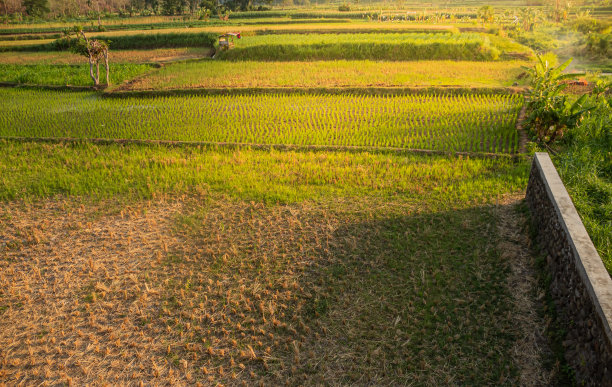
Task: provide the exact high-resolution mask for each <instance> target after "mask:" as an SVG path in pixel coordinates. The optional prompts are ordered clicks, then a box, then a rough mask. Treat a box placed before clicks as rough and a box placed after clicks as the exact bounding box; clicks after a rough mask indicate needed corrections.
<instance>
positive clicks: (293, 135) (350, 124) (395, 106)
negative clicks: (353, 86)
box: [0, 90, 523, 153]
mask: <svg viewBox="0 0 612 387" xmlns="http://www.w3.org/2000/svg"><path fill="white" fill-rule="evenodd" d="M0 96H1V97H2V100H3V101H6V102H5V103H3V104H2V106H0V136H6V137H74V138H107V139H140V140H168V141H197V142H231V143H250V144H285V145H315V146H335V147H343V146H357V147H376V148H402V149H406V148H411V147H413V144H414V143H415V140H416V139H420V140H421V142H420V144H421V145H420V146H419V148H422V149H430V150H440V151H448V150H450V146H451V144H453V147H454V148H453V149H455V150H458V151H469V150H470V143H471V141H472V140H471V139H472V138H473V137H482V138H484V141H485V142H486V144H487V145H486V146H484V147H483V148H482V149H481V151H484V152H497V151H500V152H502V151H503V150H501V149H499V146H498V145H496V144H498V143H499V142H500V141H501V139H502V138H504V136H506V135H507V133H509V132H513V131H515V130H516V129H515V126H514V123H515V119H516V116H517V112H518V109H520V107H521V104H522V101H523V100H522V97H521V96H519V95H450V96H441V95H400V96H371V95H349V94H344V95H296V94H286V95H273V94H271V95H242V96H241V95H217V96H187V97H184V96H183V97H155V98H134V97H130V98H121V99H116V98H101V97H99V96H98V95H96V94H94V93H80V94H74V93H62V92H49V91H32V90H1V91H0ZM28 106H29V107H31V108H28ZM516 151H517V149H516V147H513V148H512V149H510V150H509V151H508V153H513V152H516Z"/></svg>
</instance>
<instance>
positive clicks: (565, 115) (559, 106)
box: [524, 56, 591, 144]
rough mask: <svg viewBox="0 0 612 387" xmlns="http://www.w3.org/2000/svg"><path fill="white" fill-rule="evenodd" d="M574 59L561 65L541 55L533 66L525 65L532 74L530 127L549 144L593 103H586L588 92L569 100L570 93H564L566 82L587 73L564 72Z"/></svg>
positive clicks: (528, 123) (577, 122)
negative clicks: (556, 64) (553, 63)
mask: <svg viewBox="0 0 612 387" xmlns="http://www.w3.org/2000/svg"><path fill="white" fill-rule="evenodd" d="M571 62H572V59H571V58H570V59H568V60H567V61H566V62H565V63H563V64H562V65H560V66H558V67H554V66H551V65H550V64H549V63H548V61H545V60H543V59H542V58H541V57H540V56H538V63H536V65H535V66H534V67H533V68H528V67H524V69H525V70H526V71H527V72H528V73H529V74H530V75H531V90H530V92H529V95H528V96H529V102H528V103H527V109H528V116H527V119H526V122H527V125H528V126H530V127H531V129H532V133H533V134H534V135H535V137H536V140H538V141H539V142H542V143H545V144H548V143H551V142H553V141H555V140H559V139H561V138H563V136H564V135H565V133H566V131H567V130H569V129H571V128H573V127H575V126H577V125H578V124H579V123H580V121H581V120H582V118H583V115H584V113H586V112H588V111H589V110H590V109H591V107H589V106H585V101H586V97H587V95H586V94H584V95H583V96H581V97H580V98H578V99H577V100H576V101H575V102H573V103H570V102H569V101H568V96H567V95H564V94H561V92H562V91H563V89H565V88H566V87H567V83H566V82H564V81H565V80H568V79H574V78H576V77H578V76H581V75H584V74H577V73H573V74H564V73H563V70H565V69H566V68H567V66H569V64H570V63H571Z"/></svg>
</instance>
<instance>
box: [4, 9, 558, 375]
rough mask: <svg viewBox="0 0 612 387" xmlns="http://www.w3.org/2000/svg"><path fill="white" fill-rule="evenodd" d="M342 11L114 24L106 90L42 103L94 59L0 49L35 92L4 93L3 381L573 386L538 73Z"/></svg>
mask: <svg viewBox="0 0 612 387" xmlns="http://www.w3.org/2000/svg"><path fill="white" fill-rule="evenodd" d="M467 6H468V7H469V4H468V5H467ZM369 11H370V12H377V11H376V10H369ZM274 12H277V13H274ZM279 12H280V13H283V15H281V14H278V13H279ZM402 12H403V13H404V15H405V18H406V19H410V18H409V17H407V16H406V15H407V14H406V12H405V11H402ZM457 12H458V13H461V14H465V15H466V16H465V17H468V18H469V15H468V14H471V11H470V10H461V12H459V11H457ZM264 14H265V15H264ZM338 14H341V13H340V12H338V11H336V10H329V9H327V10H319V9H314V10H312V12H311V11H308V12H305V11H304V10H280V11H278V10H277V11H272V12H269V13H257V12H244V13H242V12H241V13H237V14H236V15H234V16H235V18H236V20H234V21H232V22H230V23H227V24H220V21H214V22H213V21H211V23H210V25H207V26H204V27H202V26H201V25H200V24H201V23H200V24H198V23H194V26H193V28H189V29H187V28H184V27H183V28H178V27H177V26H176V24H179V23H180V22H181V20H178V19H177V20H175V19H172V18H166V17H164V18H162V17H151V18H134V19H126V20H125V21H123V20H122V21H110V20H109V21H108V23H107V25H108V26H109V31H105V32H103V33H102V32H101V33H100V36H101V35H104V36H108V37H109V38H110V39H111V40H115V41H116V42H120V41H121V42H123V43H121V44H124V46H122V47H124V48H125V49H124V50H118V49H115V50H113V49H112V45H111V65H112V66H114V67H111V69H113V70H112V71H111V76H113V74H115V75H116V78H114V79H116V82H114V83H115V84H116V86H115V87H111V88H108V89H107V90H105V91H85V92H82V91H81V92H75V91H66V90H64V91H58V90H52V87H34V86H32V84H34V85H36V84H38V85H66V84H83V85H85V84H86V82H87V76H88V74H87V72H86V71H85V67H87V64H86V63H85V60H84V59H83V58H82V59H81V60H82V62H79V60H78V57H76V56H74V55H72V54H69V53H68V52H66V51H57V50H56V49H55V48H53V49H50V48H51V45H47V44H48V43H50V42H52V41H53V40H48V41H47V40H45V39H32V40H31V41H28V40H14V41H10V40H3V41H0V46H1V47H2V48H1V49H0V51H5V52H2V53H0V81H5V82H7V81H10V82H15V83H18V84H30V86H28V87H13V88H8V87H6V88H0V100H1V101H2V103H1V104H0V385H1V384H3V383H6V384H8V385H38V384H43V385H44V384H47V385H63V384H66V385H96V384H106V385H140V384H142V385H166V384H176V385H211V386H217V385H230V386H238V385H249V386H250V385H504V386H506V385H507V386H515V385H551V384H555V383H561V382H565V379H563V378H564V375H565V374H564V373H563V367H564V363H563V360H562V359H563V358H562V356H560V357H556V356H557V355H556V353H554V352H553V351H551V349H550V343H549V341H548V339H547V338H546V337H545V336H546V333H542V332H547V331H546V329H547V328H546V327H547V326H548V325H547V319H548V315H547V314H546V311H545V309H544V306H543V305H542V302H541V299H540V298H538V297H537V295H538V294H542V292H543V290H542V289H540V287H539V286H540V285H539V283H538V281H537V278H536V277H537V276H536V271H535V268H534V267H533V253H532V251H531V250H530V249H529V248H528V246H529V245H530V240H529V237H528V235H526V231H525V230H526V220H525V217H524V209H523V204H522V197H523V196H524V190H525V187H526V184H527V179H528V173H529V166H530V165H529V162H528V161H527V159H526V158H525V157H522V154H521V152H522V151H523V148H524V147H523V145H524V144H522V141H523V140H522V137H521V136H523V133H521V132H520V131H518V130H517V119H518V117H519V112H520V110H521V109H522V107H523V103H524V100H523V96H522V95H521V94H511V93H510V91H511V92H516V91H520V89H519V90H515V89H512V90H509V88H508V87H509V86H517V85H518V86H522V85H524V80H522V79H521V78H522V75H521V73H522V70H521V67H520V66H521V65H524V64H528V63H530V62H529V61H530V58H529V56H528V55H524V56H522V57H521V60H508V59H507V58H506V57H504V54H507V53H509V52H520V51H521V50H525V47H523V46H521V45H518V44H517V43H515V42H512V41H511V40H510V39H508V38H504V37H493V36H492V35H487V34H484V33H481V32H482V29H481V28H480V27H479V26H476V25H474V23H471V22H468V23H464V24H461V23H450V24H449V23H446V21H441V22H440V23H434V22H428V23H424V22H413V21H406V20H402V21H398V22H386V23H383V22H376V21H368V20H367V18H366V17H365V14H361V15H358V13H357V12H350V13H346V14H345V15H346V17H345V18H342V17H340V16H338ZM313 15H315V16H313ZM262 16H265V17H262ZM369 16H370V18H371V15H369ZM315 17H316V18H319V19H320V20H313V18H315ZM340 19H345V20H340ZM349 19H351V20H349ZM247 21H249V22H248V23H247ZM240 23H242V24H240ZM148 24H150V26H149V25H148ZM156 25H157V27H159V30H161V29H162V28H163V32H160V31H159V30H158V29H156V28H153V29H147V28H148V27H155V26H156ZM110 26H113V28H114V30H111V29H113V28H110ZM63 27H65V24H63V23H55V22H54V23H47V24H39V25H27V24H20V25H18V26H17V25H14V26H10V27H8V28H4V27H3V28H1V29H0V30H2V31H0V32H1V33H2V34H3V35H4V36H8V35H11V33H10V31H9V30H11V29H13V30H14V31H13V33H12V35H15V36H17V35H18V34H24V35H25V34H26V33H33V34H37V33H38V34H43V33H55V29H58V28H59V29H61V28H63ZM463 27H467V28H472V29H473V31H471V32H460V28H463ZM18 28H21V30H19V29H18ZM124 28H125V30H123V29H124ZM28 29H30V30H29V31H28ZM35 30H36V31H35ZM236 30H238V31H241V32H243V35H244V37H243V38H242V39H240V40H237V41H236V47H234V48H233V49H231V50H229V51H226V52H222V53H217V55H216V56H215V59H205V60H193V59H194V58H201V57H202V56H206V55H207V54H209V53H210V51H209V49H210V47H208V46H206V47H205V45H198V44H199V43H198V41H197V36H200V35H201V36H202V37H206V36H208V38H207V39H208V41H209V42H210V37H211V36H213V37H214V35H210V34H211V33H214V34H216V33H219V32H227V31H236ZM43 31H44V32H43ZM340 32H341V33H340ZM151 34H156V36H157V38H156V39H149V38H150V37H151V36H152V35H151ZM198 34H200V35H198ZM206 34H208V35H206ZM93 35H94V34H93V33H92V36H93ZM187 35H188V36H187ZM41 36H42V35H41ZM168 42H171V43H172V44H173V45H170V43H168ZM185 42H190V43H189V44H186V43H185ZM194 42H195V43H198V44H195V43H194ZM24 44H25V45H28V44H31V45H38V46H39V48H40V47H41V44H43V45H47V46H45V47H46V48H45V49H44V50H42V51H37V52H34V51H33V50H34V49H33V48H32V49H31V50H32V51H28V50H30V48H28V49H25V48H24V47H23V45H24ZM174 44H176V45H174ZM20 45H21V47H20ZM188 45H194V47H193V48H190V47H187V46H188ZM10 47H15V48H10ZM11 50H12V51H11ZM17 50H20V52H17ZM529 52H530V51H522V54H526V53H529ZM522 54H521V55H522ZM177 60H178V62H177V63H172V64H169V63H164V62H176V61H177ZM151 63H158V64H159V65H156V66H155V68H153V66H152V65H151ZM67 69H69V70H70V71H74V76H75V77H76V76H77V75H76V74H77V73H79V77H81V78H78V79H79V80H78V81H75V80H72V79H69V78H68V76H67V75H62V74H64V72H65V71H68V70H67ZM122 69H124V70H125V71H124V70H122ZM129 69H138V71H135V72H134V73H133V74H127V71H128V70H129ZM140 70H142V71H140ZM28 71H29V72H28ZM122 71H124V72H125V75H121V74H122ZM130 71H131V70H130ZM71 74H72V73H71ZM74 79H76V78H74ZM402 87H404V88H408V87H416V88H422V89H423V90H420V89H419V90H417V91H414V92H411V93H407V92H405V91H402V90H399V89H400V88H402ZM446 87H455V89H456V90H455V91H454V92H446V90H445V88H446ZM480 87H482V88H487V90H488V91H485V92H480V91H476V88H480ZM275 88H278V89H284V90H280V91H279V90H274V89H275ZM347 88H353V89H354V90H356V91H355V92H347V91H346V90H345V89H347ZM459 88H460V89H461V91H459ZM472 88H474V90H472ZM502 88H503V89H502ZM310 89H316V90H314V91H313V90H310ZM393 89H398V90H399V91H397V90H395V91H394V90H393ZM389 90H391V92H389ZM366 91H367V92H366Z"/></svg>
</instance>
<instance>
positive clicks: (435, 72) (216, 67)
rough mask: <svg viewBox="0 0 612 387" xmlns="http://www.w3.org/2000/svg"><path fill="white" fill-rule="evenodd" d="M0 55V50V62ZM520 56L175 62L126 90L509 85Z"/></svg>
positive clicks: (515, 76) (515, 77) (517, 81)
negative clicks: (478, 59) (489, 59)
mask: <svg viewBox="0 0 612 387" xmlns="http://www.w3.org/2000/svg"><path fill="white" fill-rule="evenodd" d="M2 60H3V57H2V55H1V54H0V62H1V61H2ZM526 64H527V62H524V61H503V62H502V61H497V62H472V61H450V60H449V61H413V62H383V61H370V60H364V61H353V60H336V61H311V62H309V63H308V65H307V66H304V63H303V62H299V61H290V62H257V61H237V62H230V63H227V62H221V61H214V60H206V61H197V62H187V63H177V64H174V65H172V66H165V67H163V68H161V69H159V70H156V71H154V72H152V73H150V75H148V76H147V77H141V78H139V79H138V80H136V81H135V82H132V83H130V84H129V86H128V87H125V88H122V89H121V90H122V91H125V90H141V91H142V90H181V89H208V88H267V87H285V88H302V87H304V88H324V87H338V88H341V87H364V88H365V87H405V86H466V85H470V86H473V87H509V86H513V85H515V84H516V85H521V86H522V85H524V84H525V82H526V80H525V79H524V78H523V79H519V76H520V75H521V74H522V73H523V72H524V69H523V68H522V67H521V66H523V65H526Z"/></svg>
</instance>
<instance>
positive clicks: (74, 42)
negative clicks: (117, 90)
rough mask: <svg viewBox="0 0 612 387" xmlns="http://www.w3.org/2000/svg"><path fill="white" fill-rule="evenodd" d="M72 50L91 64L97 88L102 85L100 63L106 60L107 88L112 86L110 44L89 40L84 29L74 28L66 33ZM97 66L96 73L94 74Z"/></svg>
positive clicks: (91, 71)
mask: <svg viewBox="0 0 612 387" xmlns="http://www.w3.org/2000/svg"><path fill="white" fill-rule="evenodd" d="M65 34H66V39H67V40H68V42H69V46H70V50H71V51H72V52H74V53H75V54H79V55H82V56H84V57H86V58H87V60H88V62H89V75H90V76H91V79H92V80H93V82H94V85H95V86H99V85H100V61H102V60H104V67H105V68H106V86H109V85H110V83H111V82H110V67H109V64H108V42H106V41H104V40H99V39H89V38H87V36H85V33H84V32H83V28H82V27H79V26H74V27H73V28H72V29H70V30H68V31H66V32H65ZM94 66H95V70H96V71H95V73H94Z"/></svg>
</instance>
